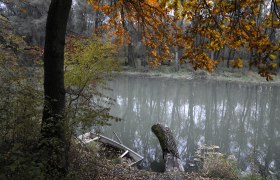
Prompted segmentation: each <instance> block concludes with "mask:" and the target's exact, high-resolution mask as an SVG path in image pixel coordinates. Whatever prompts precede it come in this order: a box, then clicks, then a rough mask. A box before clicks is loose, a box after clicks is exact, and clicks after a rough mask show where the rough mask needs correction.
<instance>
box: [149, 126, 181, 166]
mask: <svg viewBox="0 0 280 180" xmlns="http://www.w3.org/2000/svg"><path fill="white" fill-rule="evenodd" d="M152 131H153V133H154V134H155V135H156V136H157V138H158V140H159V143H160V146H161V149H162V153H163V160H164V163H165V171H184V167H183V164H182V162H181V159H180V157H179V152H178V149H177V145H176V141H175V139H174V136H173V133H172V131H171V130H170V129H169V128H168V127H164V126H163V125H161V124H155V125H153V126H152Z"/></svg>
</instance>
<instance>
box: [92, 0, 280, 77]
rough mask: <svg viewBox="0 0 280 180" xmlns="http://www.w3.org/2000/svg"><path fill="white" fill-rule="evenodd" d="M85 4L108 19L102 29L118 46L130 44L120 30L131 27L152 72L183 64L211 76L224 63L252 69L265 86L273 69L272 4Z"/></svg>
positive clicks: (275, 15)
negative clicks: (169, 62) (171, 61)
mask: <svg viewBox="0 0 280 180" xmlns="http://www.w3.org/2000/svg"><path fill="white" fill-rule="evenodd" d="M88 1H89V2H90V3H91V4H92V6H93V8H94V9H95V10H96V11H100V12H103V14H104V15H105V16H107V17H108V22H107V23H106V24H105V25H104V26H103V28H104V29H106V30H109V29H110V30H111V31H110V33H111V34H112V35H113V36H114V37H116V38H119V39H122V40H120V41H118V42H119V43H128V44H129V43H130V41H131V37H130V36H129V31H130V30H129V29H127V28H126V27H125V26H124V25H125V24H127V22H133V23H132V24H133V27H136V28H137V29H138V30H139V31H138V33H140V34H141V36H142V39H141V41H142V43H143V44H144V45H145V47H146V50H147V53H148V54H149V56H150V57H151V59H152V61H150V62H149V63H150V65H152V66H159V65H160V64H161V63H160V62H162V61H164V60H167V59H175V63H176V62H177V63H176V64H177V65H176V66H177V69H178V67H179V64H178V61H181V62H183V61H184V62H188V63H190V64H191V65H192V66H193V68H194V69H205V70H207V71H213V70H214V68H215V67H216V66H217V64H218V63H221V62H223V61H224V60H225V59H227V66H229V65H232V67H235V68H242V67H244V66H245V65H246V64H248V65H249V66H250V67H256V68H257V69H258V71H259V74H260V75H261V76H263V77H265V78H266V79H267V80H271V79H272V75H274V73H275V70H276V68H277V67H278V62H277V54H278V51H279V48H278V45H279V42H278V41H276V40H275V38H277V37H276V36H275V35H276V34H275V32H276V31H277V30H278V29H279V28H280V23H279V18H278V17H279V10H278V9H279V8H278V6H279V3H278V2H277V1H251V0H245V1H242V2H239V1H216V0H213V1H206V0H200V1H184V0H180V1H179V0H175V1H161V0H159V1H157V0H144V1H103V3H100V2H99V1H98V3H97V2H96V1H93V0H88ZM140 9H141V11H140ZM105 32H108V31H105ZM124 39H126V40H124ZM177 49H179V50H180V51H181V54H182V55H181V56H180V57H178V50H177ZM230 52H231V53H230ZM178 59H179V60H178ZM244 61H247V63H244Z"/></svg>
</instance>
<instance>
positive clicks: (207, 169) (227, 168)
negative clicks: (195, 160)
mask: <svg viewBox="0 0 280 180" xmlns="http://www.w3.org/2000/svg"><path fill="white" fill-rule="evenodd" d="M202 173H203V174H204V175H205V176H207V177H210V178H221V179H238V172H237V167H236V165H235V164H234V163H233V162H231V161H229V160H227V159H226V158H224V157H222V156H209V157H207V158H206V159H205V160H204V165H203V169H202Z"/></svg>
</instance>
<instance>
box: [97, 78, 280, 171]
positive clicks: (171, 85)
mask: <svg viewBox="0 0 280 180" xmlns="http://www.w3.org/2000/svg"><path fill="white" fill-rule="evenodd" d="M109 86H110V87H111V88H112V89H113V91H109V92H108V95H109V96H111V97H113V98H114V99H115V100H116V104H115V105H114V106H113V107H112V109H111V113H112V114H113V115H115V116H118V117H120V118H122V121H121V122H117V123H112V126H110V127H106V128H102V129H101V131H102V132H103V133H104V134H105V135H107V136H108V137H110V138H113V139H116V137H114V134H113V132H116V133H117V135H118V136H119V137H120V139H121V140H122V142H123V143H124V144H125V145H127V146H128V147H130V148H131V149H133V150H135V151H136V152H138V153H139V154H141V155H143V156H144V161H143V163H142V166H143V167H146V168H151V169H152V170H154V171H159V169H161V168H162V166H161V165H162V163H161V159H162V153H161V149H160V145H159V143H158V140H157V138H156V137H155V135H154V134H153V133H152V132H151V126H152V125H153V124H155V123H161V124H164V125H166V126H168V127H170V128H171V129H172V131H173V133H174V136H175V139H176V140H177V144H178V148H179V153H180V156H181V158H182V160H183V161H184V162H185V163H186V162H187V160H188V159H189V158H191V157H192V156H193V155H194V152H195V150H196V148H197V147H198V145H202V144H208V145H218V146H220V148H221V149H220V150H221V152H222V153H224V154H233V155H235V157H236V159H237V163H238V167H239V168H240V169H241V170H242V171H250V170H252V168H253V167H254V166H258V167H260V166H262V167H265V168H269V169H270V170H271V171H273V172H277V171H278V172H279V170H280V118H279V117H280V116H279V112H280V98H279V94H280V88H279V86H275V85H271V86H269V85H254V84H250V83H234V82H225V81H214V80H176V79H167V78H145V77H135V76H119V77H116V78H115V79H114V80H113V81H110V82H109Z"/></svg>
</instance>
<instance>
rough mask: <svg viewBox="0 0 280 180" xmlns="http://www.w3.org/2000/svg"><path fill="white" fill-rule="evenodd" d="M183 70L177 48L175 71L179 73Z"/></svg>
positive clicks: (176, 48)
mask: <svg viewBox="0 0 280 180" xmlns="http://www.w3.org/2000/svg"><path fill="white" fill-rule="evenodd" d="M180 68H181V65H180V61H179V48H178V46H176V47H175V70H176V71H179V70H180Z"/></svg>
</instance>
